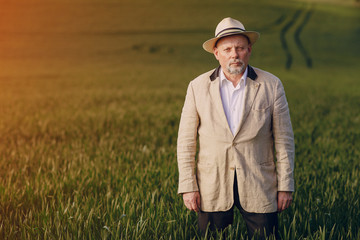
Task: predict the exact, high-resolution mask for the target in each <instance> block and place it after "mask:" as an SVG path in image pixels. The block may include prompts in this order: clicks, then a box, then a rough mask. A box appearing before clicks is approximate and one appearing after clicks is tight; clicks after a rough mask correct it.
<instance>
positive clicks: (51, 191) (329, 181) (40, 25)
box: [0, 0, 360, 239]
mask: <svg viewBox="0 0 360 240" xmlns="http://www.w3.org/2000/svg"><path fill="white" fill-rule="evenodd" d="M227 16H231V17H233V18H237V19H239V20H241V21H242V22H243V23H244V25H245V26H246V28H247V29H249V30H255V31H259V32H260V33H261V37H260V39H259V41H258V42H257V43H256V45H254V47H253V52H252V57H251V61H250V64H251V65H253V66H256V67H259V68H262V69H264V70H266V71H270V72H272V73H273V74H275V75H277V76H278V77H279V78H280V79H281V80H282V82H283V84H284V87H285V91H286V95H287V98H288V102H289V107H290V113H291V119H292V124H293V128H294V134H295V143H296V159H295V184H296V191H295V193H294V202H293V204H292V206H291V207H290V208H289V209H288V210H286V211H284V212H282V213H281V214H279V233H280V236H281V238H282V239H360V217H359V216H360V202H359V196H360V84H359V80H360V79H359V76H360V58H359V56H360V44H359V43H360V7H359V2H358V1H355V0H344V1H340V0H338V1H336V0H329V1H325V0H323V1H281V0H274V1H265V0H259V1H250V0H247V1H235V0H228V1H215V0H207V1H199V0H182V1H165V0H159V1H149V0H89V1H87V0H86V1H85V0H75V1H70V0H51V1H45V0H34V1H26V0H19V1H6V0H0V239H200V236H199V233H198V231H197V217H196V214H195V213H193V212H189V211H187V210H186V208H185V206H184V205H183V202H182V198H181V196H179V195H177V181H178V170H177V161H176V140H177V130H178V123H179V118H180V113H181V109H182V105H183V101H184V98H185V92H186V88H187V85H188V83H189V81H191V80H192V79H193V78H195V77H196V76H198V75H199V74H201V73H203V72H205V71H208V70H210V69H212V68H215V67H217V62H216V60H215V58H214V57H213V56H211V55H210V54H209V53H207V52H205V51H204V50H203V49H202V47H201V45H202V43H203V42H204V41H205V40H207V39H209V38H211V37H212V36H213V34H214V29H215V26H216V25H217V23H218V22H219V21H220V20H221V19H222V18H224V17H227ZM227 232H228V236H229V239H238V238H241V237H245V234H246V227H245V224H244V222H243V221H242V219H241V216H240V214H239V212H238V211H236V216H235V221H234V224H233V225H232V226H231V227H229V228H228V229H227Z"/></svg>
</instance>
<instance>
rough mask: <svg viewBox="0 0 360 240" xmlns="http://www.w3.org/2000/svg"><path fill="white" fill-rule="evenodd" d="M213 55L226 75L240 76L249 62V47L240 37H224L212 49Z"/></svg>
mask: <svg viewBox="0 0 360 240" xmlns="http://www.w3.org/2000/svg"><path fill="white" fill-rule="evenodd" d="M214 55H215V58H216V59H217V60H218V61H219V63H220V65H221V68H222V69H223V71H224V72H225V74H226V75H227V74H230V75H240V74H242V73H243V72H244V71H245V68H246V66H247V64H248V62H249V59H250V55H251V45H250V44H249V42H248V40H247V38H246V37H244V36H241V35H234V36H229V37H224V38H222V39H220V40H219V42H218V43H217V46H216V47H215V48H214Z"/></svg>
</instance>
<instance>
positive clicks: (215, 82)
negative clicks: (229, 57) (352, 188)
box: [209, 67, 232, 135]
mask: <svg viewBox="0 0 360 240" xmlns="http://www.w3.org/2000/svg"><path fill="white" fill-rule="evenodd" d="M219 70H220V67H218V68H217V69H216V70H215V71H214V73H213V74H212V75H211V76H210V80H211V82H210V88H209V93H210V97H211V101H212V102H213V104H214V106H215V109H216V112H217V113H218V115H219V117H220V120H221V122H222V123H223V124H225V125H226V126H227V129H228V130H229V132H230V133H231V135H232V132H231V130H230V127H229V124H228V121H227V119H226V115H225V111H224V107H223V104H222V100H221V95H220V78H219Z"/></svg>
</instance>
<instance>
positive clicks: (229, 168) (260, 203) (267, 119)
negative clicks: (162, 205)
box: [177, 66, 295, 213]
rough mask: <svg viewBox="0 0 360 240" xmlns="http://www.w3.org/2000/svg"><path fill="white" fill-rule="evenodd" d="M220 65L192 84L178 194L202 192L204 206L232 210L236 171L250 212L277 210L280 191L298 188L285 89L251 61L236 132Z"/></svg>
mask: <svg viewBox="0 0 360 240" xmlns="http://www.w3.org/2000/svg"><path fill="white" fill-rule="evenodd" d="M219 69H220V67H218V68H217V69H215V70H212V71H209V72H207V73H204V74H202V75H200V76H199V77H197V78H196V79H194V80H193V81H191V82H190V84H189V86H188V89H187V94H186V98H185V103H184V107H183V109H182V113H181V120H180V126H179V134H178V142H177V158H178V167H179V189H178V193H185V192H192V191H200V196H201V210H203V211H211V212H213V211H226V210H229V209H230V208H231V207H232V206H233V202H234V198H233V184H234V176H235V175H234V174H235V173H236V174H237V183H238V191H239V197H240V203H241V206H242V207H243V208H244V209H245V210H246V211H248V212H257V213H269V212H276V211H277V199H276V198H277V191H294V179H293V170H294V151H295V149H294V136H293V131H292V126H291V121H290V115H289V109H288V104H287V101H286V97H285V92H284V88H283V86H282V83H281V81H280V80H279V79H278V78H277V77H276V76H274V75H272V74H270V73H268V72H265V71H263V70H260V69H257V68H252V67H250V66H248V78H247V80H246V87H245V103H244V111H243V116H242V119H241V121H240V125H239V127H238V130H237V133H236V134H235V136H234V135H233V134H232V132H231V130H230V128H229V125H228V122H227V119H226V116H225V112H224V108H223V105H222V101H221V96H220V88H219V81H220V79H219ZM197 138H198V142H199V153H198V155H197V156H196V152H197V150H196V145H197ZM274 147H275V149H276V161H275V159H274Z"/></svg>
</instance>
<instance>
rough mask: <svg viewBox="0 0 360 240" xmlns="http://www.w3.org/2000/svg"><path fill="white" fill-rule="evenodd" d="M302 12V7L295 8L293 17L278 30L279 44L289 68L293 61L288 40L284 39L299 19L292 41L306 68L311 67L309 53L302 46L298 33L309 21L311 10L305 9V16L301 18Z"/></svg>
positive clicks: (286, 66)
mask: <svg viewBox="0 0 360 240" xmlns="http://www.w3.org/2000/svg"><path fill="white" fill-rule="evenodd" d="M303 13H304V9H299V10H297V11H296V12H295V13H294V15H293V17H292V18H291V19H290V20H289V21H288V22H287V23H286V24H285V25H284V26H283V28H282V29H281V31H280V41H281V46H282V48H283V50H284V52H285V56H286V61H285V68H286V69H290V68H291V66H292V63H293V54H292V52H291V49H290V48H289V45H288V42H287V40H286V34H287V33H288V31H289V30H290V29H291V28H292V27H293V26H294V25H295V24H296V23H297V22H299V21H301V22H300V24H299V26H298V27H297V28H296V30H295V32H294V36H293V37H294V41H295V44H296V46H297V48H298V49H299V51H300V53H301V55H302V56H303V58H304V59H305V63H306V66H307V67H308V68H312V59H311V57H310V55H309V54H308V52H307V51H306V48H305V47H304V44H303V43H302V42H301V39H300V34H301V32H302V30H303V29H304V27H305V26H306V24H307V23H308V22H309V19H310V17H311V15H312V10H309V11H307V12H306V13H305V16H304V17H302V18H301V15H303Z"/></svg>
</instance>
